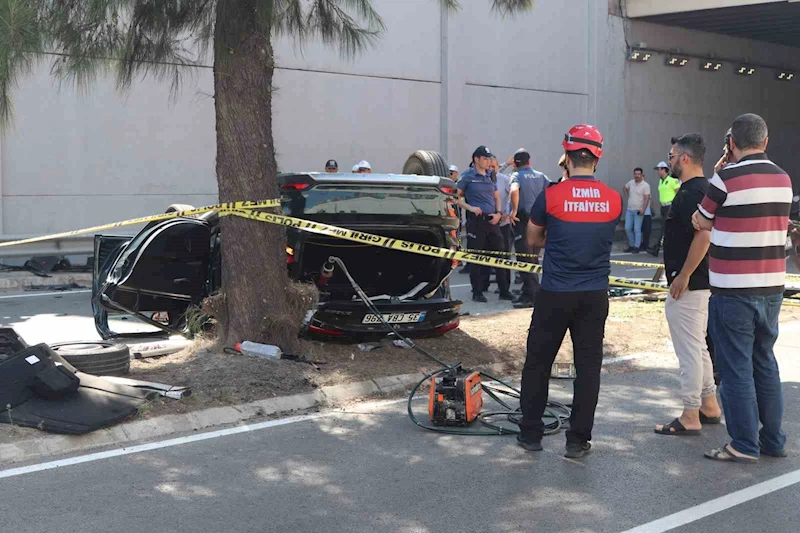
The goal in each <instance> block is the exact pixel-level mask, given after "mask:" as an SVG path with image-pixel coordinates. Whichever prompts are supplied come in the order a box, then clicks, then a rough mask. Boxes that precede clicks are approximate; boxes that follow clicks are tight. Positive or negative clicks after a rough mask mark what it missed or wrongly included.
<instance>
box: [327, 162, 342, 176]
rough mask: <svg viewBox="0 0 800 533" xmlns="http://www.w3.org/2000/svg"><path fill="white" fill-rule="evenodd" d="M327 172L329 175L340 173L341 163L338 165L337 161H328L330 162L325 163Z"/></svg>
mask: <svg viewBox="0 0 800 533" xmlns="http://www.w3.org/2000/svg"><path fill="white" fill-rule="evenodd" d="M325 172H327V173H329V174H335V173H337V172H339V163H337V162H336V160H335V159H328V162H327V163H325Z"/></svg>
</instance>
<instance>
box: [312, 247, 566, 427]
mask: <svg viewBox="0 0 800 533" xmlns="http://www.w3.org/2000/svg"><path fill="white" fill-rule="evenodd" d="M328 263H331V264H336V265H339V267H340V268H341V269H342V272H344V274H345V276H346V277H347V280H348V281H349V282H350V285H352V287H353V290H355V291H356V294H357V295H358V297H359V298H360V299H361V301H362V302H364V305H366V307H367V309H368V310H369V311H370V312H372V313H373V314H375V316H377V317H378V319H379V320H380V321H381V322H382V323H383V325H384V326H386V328H387V329H388V330H389V332H390V333H391V334H392V335H394V336H395V337H397V338H398V339H400V340H401V341H403V342H404V343H405V344H406V345H407V346H410V347H411V348H412V349H413V350H415V351H416V352H417V353H419V354H420V355H423V356H424V357H427V358H428V359H430V360H432V361H434V362H436V363H437V364H438V365H440V366H441V367H442V368H440V369H439V370H435V371H434V372H430V373H428V374H426V375H425V377H424V378H422V380H420V381H419V382H418V383H417V384H416V385H414V387H413V388H412V389H411V392H410V393H409V395H408V403H407V409H408V417H409V418H410V419H411V421H412V422H413V423H414V424H416V425H417V426H419V427H421V428H423V429H427V430H428V431H434V432H437V433H444V434H448V435H468V436H487V437H488V436H498V435H515V434H519V432H520V431H519V429H515V428H510V427H507V426H501V425H498V424H497V423H493V422H490V421H489V419H493V418H496V417H502V416H505V417H506V419H507V420H508V421H509V422H510V423H512V424H514V425H515V426H516V425H517V424H518V423H519V417H520V416H521V414H522V412H521V410H520V408H519V407H517V408H516V409H514V408H512V407H511V406H510V405H508V403H506V402H505V401H504V400H503V399H501V398H500V396H507V397H510V398H515V399H517V400H519V398H520V396H521V392H520V391H519V389H517V388H515V387H514V386H512V385H510V384H508V383H506V382H505V381H503V380H501V379H499V378H496V377H494V376H492V375H490V374H487V373H485V372H480V375H481V377H482V378H483V377H485V378H487V379H489V380H490V381H492V382H495V383H499V384H500V385H502V386H503V387H505V389H501V388H498V387H496V386H494V385H492V384H490V383H486V382H483V381H481V389H482V390H483V392H485V393H486V394H487V395H488V396H489V397H490V398H492V399H493V400H494V401H496V402H497V403H498V404H500V405H501V406H502V407H503V409H502V410H495V411H485V412H482V413H480V415H478V421H479V422H480V423H481V424H482V425H483V426H484V427H486V428H487V429H485V430H470V429H456V428H451V427H438V426H429V425H426V424H423V423H422V422H420V420H419V419H418V418H417V417H416V415H415V414H414V409H413V405H412V402H413V400H414V396H416V394H417V391H418V390H419V388H420V387H421V386H422V385H423V384H424V383H426V382H428V381H430V380H431V379H432V378H433V377H434V376H436V375H438V374H441V373H442V372H446V371H448V370H452V369H454V368H456V367H458V366H460V365H461V363H460V362H459V363H455V364H453V365H448V364H447V363H445V362H444V361H442V360H441V359H439V358H437V357H436V356H434V355H432V354H431V353H429V352H427V351H426V350H424V349H422V348H420V347H419V346H417V345H416V344H415V343H414V342H413V341H411V339H409V338H407V337H406V336H404V335H402V334H401V333H400V332H399V331H397V328H395V327H394V326H393V325H392V324H390V323H389V322H387V321H386V319H385V318H383V313H381V312H380V310H378V308H377V307H376V306H375V304H374V303H372V301H371V300H370V299H369V296H367V294H366V293H365V292H364V290H363V289H362V288H361V286H360V285H359V284H358V283H357V282H356V280H355V279H353V277H352V276H351V275H350V271H349V270H347V266H346V265H345V264H344V261H342V260H341V259H340V258H338V257H335V256H331V257H329V258H328ZM570 414H571V409H570V408H569V407H568V406H567V405H564V404H561V403H558V402H552V401H550V402H548V403H547V407H546V408H545V413H544V417H543V418H544V420H547V422H546V423H545V428H544V429H545V431H544V434H545V435H552V434H554V433H557V432H558V431H560V430H561V426H562V424H563V422H564V421H565V420H568V419H569V416H570Z"/></svg>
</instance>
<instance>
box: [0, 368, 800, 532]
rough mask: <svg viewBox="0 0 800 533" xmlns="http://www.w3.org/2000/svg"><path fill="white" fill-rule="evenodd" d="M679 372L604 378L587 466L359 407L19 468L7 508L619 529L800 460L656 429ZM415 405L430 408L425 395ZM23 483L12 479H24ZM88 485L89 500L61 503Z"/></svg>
mask: <svg viewBox="0 0 800 533" xmlns="http://www.w3.org/2000/svg"><path fill="white" fill-rule="evenodd" d="M678 382H679V380H678V375H677V370H676V369H674V368H664V367H663V366H654V367H648V366H647V365H642V366H640V368H638V369H635V370H632V369H627V370H625V369H623V370H619V371H617V370H612V371H609V372H607V373H605V374H604V376H603V385H602V392H601V400H600V404H599V407H598V412H597V421H596V426H595V434H594V450H593V452H592V454H590V455H588V456H587V457H585V458H584V459H583V460H581V461H573V460H568V459H565V458H563V457H562V453H563V442H564V440H563V439H564V434H563V432H562V433H560V434H557V435H554V436H551V437H546V438H545V442H544V444H545V451H544V452H540V453H529V452H525V451H524V450H522V449H520V448H519V447H517V446H516V445H515V443H514V439H513V437H462V436H448V435H440V434H435V433H431V432H427V431H424V430H422V429H419V428H417V427H415V426H414V425H412V424H411V422H410V421H409V420H408V419H407V417H406V415H405V413H404V409H403V408H402V405H401V406H397V405H384V406H379V407H375V406H370V405H359V406H357V407H355V408H354V409H352V410H349V411H347V412H341V413H331V414H329V415H327V416H324V417H321V418H316V419H313V420H308V421H305V422H301V423H297V424H292V425H288V426H281V427H275V428H271V429H267V430H264V431H257V432H252V433H246V434H242V435H237V436H231V437H225V438H220V439H215V440H212V441H207V442H204V443H195V444H191V445H186V446H179V447H174V448H167V449H164V450H159V451H154V452H148V453H141V454H136V455H132V456H129V457H126V458H121V459H116V460H114V461H104V462H97V463H92V464H91V466H90V467H85V468H82V469H81V470H77V467H74V468H76V470H72V471H70V470H65V471H64V472H63V473H60V472H61V471H59V475H57V476H38V477H34V476H31V477H28V478H24V479H21V480H20V483H21V484H22V486H21V487H20V486H19V485H18V486H16V488H17V489H20V488H22V489H24V491H23V492H19V490H17V491H6V492H7V493H8V494H9V495H10V496H9V498H7V499H6V500H5V501H0V513H2V514H3V516H6V517H10V518H11V523H9V524H8V526H9V530H19V531H28V530H30V529H25V527H23V526H24V525H25V523H26V522H25V521H26V520H27V519H26V518H24V517H20V516H19V515H18V514H16V515H15V513H13V512H12V507H11V506H12V505H13V503H12V502H13V501H14V500H15V499H16V498H23V497H24V495H25V494H31V493H34V494H35V493H37V492H33V491H35V490H38V489H41V490H46V491H47V493H48V494H49V495H50V498H51V499H52V500H53V504H52V508H51V509H50V510H49V511H48V512H47V513H43V516H40V517H37V523H36V527H37V530H44V531H50V530H54V529H55V528H56V526H58V525H62V526H63V525H64V524H67V525H68V524H70V522H71V521H72V520H79V519H80V520H81V522H80V523H81V524H83V523H85V522H88V525H87V527H86V528H85V531H100V530H101V528H102V527H105V526H104V525H103V524H104V523H106V524H107V523H114V524H115V531H117V532H120V533H125V532H127V531H131V532H133V531H140V530H141V527H142V525H143V524H149V525H150V527H151V528H153V527H154V528H155V529H156V530H158V531H237V532H249V531H254V532H255V531H259V532H262V531H292V532H317V531H326V532H330V533H337V532H344V531H347V532H351V531H357V532H374V531H381V532H391V533H410V532H431V533H433V532H437V533H438V532H462V531H485V532H488V533H508V532H522V531H560V532H561V531H563V532H575V533H577V532H582V533H587V532H614V531H622V530H626V529H628V528H630V527H634V526H636V525H639V524H642V523H646V522H649V521H651V520H654V519H657V518H660V517H662V516H666V515H669V514H671V513H673V512H676V511H679V510H683V509H686V508H688V507H692V506H694V505H696V504H698V503H701V502H703V501H707V500H710V499H713V498H715V497H718V496H721V495H723V494H727V493H730V492H733V491H735V490H738V489H740V488H743V487H745V486H749V485H752V484H754V483H757V482H760V481H763V480H766V479H769V478H773V477H775V476H777V475H780V474H783V473H785V472H787V471H790V470H794V469H797V468H798V467H799V466H800V450H798V449H797V447H796V445H794V444H792V446H790V450H789V451H790V458H788V459H784V460H774V459H768V458H765V459H763V460H762V461H761V462H760V464H758V465H755V466H752V465H724V464H720V463H715V462H712V461H708V460H706V459H704V458H703V457H702V453H703V452H704V451H707V450H708V449H710V448H712V447H716V446H719V445H721V444H723V443H724V442H726V439H727V435H726V432H725V428H724V426H715V427H708V428H707V429H706V430H704V434H703V436H701V437H699V438H693V439H686V438H684V439H681V438H674V437H665V436H659V435H656V434H654V433H653V426H654V425H655V424H656V423H661V422H664V421H666V420H668V419H670V418H671V417H673V416H675V415H676V414H677V413H678V412H679V410H680V404H679V402H678V401H677V399H676V391H677V387H678ZM550 389H551V396H552V397H553V398H554V399H556V400H560V401H568V399H569V396H570V394H569V393H570V392H571V386H570V385H569V383H566V382H563V381H553V382H551V387H550ZM784 395H785V398H786V430H787V432H788V433H789V434H793V435H797V434H798V433H800V423H799V420H798V416H797V414H798V413H800V383H798V382H795V381H792V382H786V383H784ZM416 409H417V410H418V411H420V412H421V417H422V418H424V411H425V402H424V400H422V401H420V402H418V403H417V405H416ZM87 480H88V483H87ZM13 481H14V480H7V481H4V482H3V483H5V484H7V485H8V486H9V487H10V488H15V485H11V483H13ZM78 491H79V492H80V493H81V494H82V496H81V497H77V496H75V497H74V498H70V497H66V498H65V497H64V496H65V495H68V494H70V493H74V492H78ZM15 494H18V495H15ZM76 503H78V505H76ZM99 516H103V520H102V521H96V520H87V519H86V517H99ZM76 523H77V522H76ZM13 526H19V529H16V528H15V527H13ZM51 526H52V527H51ZM155 526H157V527H155Z"/></svg>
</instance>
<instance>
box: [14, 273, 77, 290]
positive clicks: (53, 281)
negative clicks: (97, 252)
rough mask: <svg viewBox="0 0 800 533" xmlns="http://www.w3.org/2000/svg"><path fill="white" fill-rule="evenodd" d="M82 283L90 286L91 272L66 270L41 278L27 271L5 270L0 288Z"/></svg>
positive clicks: (17, 288) (16, 288) (19, 288)
mask: <svg viewBox="0 0 800 533" xmlns="http://www.w3.org/2000/svg"><path fill="white" fill-rule="evenodd" d="M73 283H74V284H76V285H81V286H85V287H89V286H90V285H91V283H92V274H91V273H90V272H65V273H62V274H59V273H54V274H50V277H49V278H41V277H39V276H34V275H33V274H30V273H27V272H5V273H3V274H2V277H0V290H23V289H33V288H40V287H54V286H57V285H72V284H73Z"/></svg>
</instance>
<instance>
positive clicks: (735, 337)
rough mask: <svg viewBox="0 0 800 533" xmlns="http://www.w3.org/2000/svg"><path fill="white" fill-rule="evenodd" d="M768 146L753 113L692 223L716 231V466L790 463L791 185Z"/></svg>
mask: <svg viewBox="0 0 800 533" xmlns="http://www.w3.org/2000/svg"><path fill="white" fill-rule="evenodd" d="M768 143H769V136H768V130H767V124H766V122H764V119H763V118H761V117H760V116H758V115H755V114H752V113H748V114H746V115H741V116H740V117H738V118H737V119H736V120H734V121H733V126H731V135H730V141H729V146H730V148H729V150H727V157H726V158H724V160H721V161H720V163H719V167H722V168H720V169H719V170H718V171H717V173H716V174H715V175H714V177H713V178H712V179H711V182H710V183H709V187H708V192H707V193H706V196H705V198H703V201H702V202H701V203H700V205H699V206H698V210H697V212H695V214H694V215H693V216H692V222H693V224H694V227H695V229H697V230H711V254H710V260H709V280H710V285H711V301H710V303H709V314H710V316H711V320H710V328H711V337H712V338H713V339H714V346H715V349H716V358H717V365H718V368H719V374H720V378H721V383H722V384H721V387H720V389H721V398H722V408H723V410H724V412H725V421H726V425H727V429H728V434H729V435H730V437H731V442H730V443H729V444H726V445H725V446H722V447H721V448H717V449H714V450H711V451H710V452H707V453H706V454H705V456H706V457H708V458H709V459H714V460H717V461H729V462H739V463H755V462H757V461H758V458H759V457H760V455H762V454H763V455H770V456H774V457H785V456H786V452H785V446H786V435H785V434H784V432H783V430H782V429H781V425H782V418H783V392H782V390H781V378H780V372H779V369H778V363H777V361H776V360H775V354H774V352H773V347H774V345H775V341H776V340H777V338H778V319H779V315H780V311H781V304H782V302H783V292H784V285H785V282H786V258H785V246H786V233H787V228H788V225H789V214H790V211H791V206H792V182H791V179H790V178H789V176H788V175H787V174H786V172H784V171H783V170H782V169H781V168H780V167H778V166H777V165H776V164H775V163H773V162H772V161H770V160H769V159H768V158H767V155H766V153H765V152H766V149H767V144H768ZM759 422H760V424H761V429H760V430H759Z"/></svg>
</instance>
